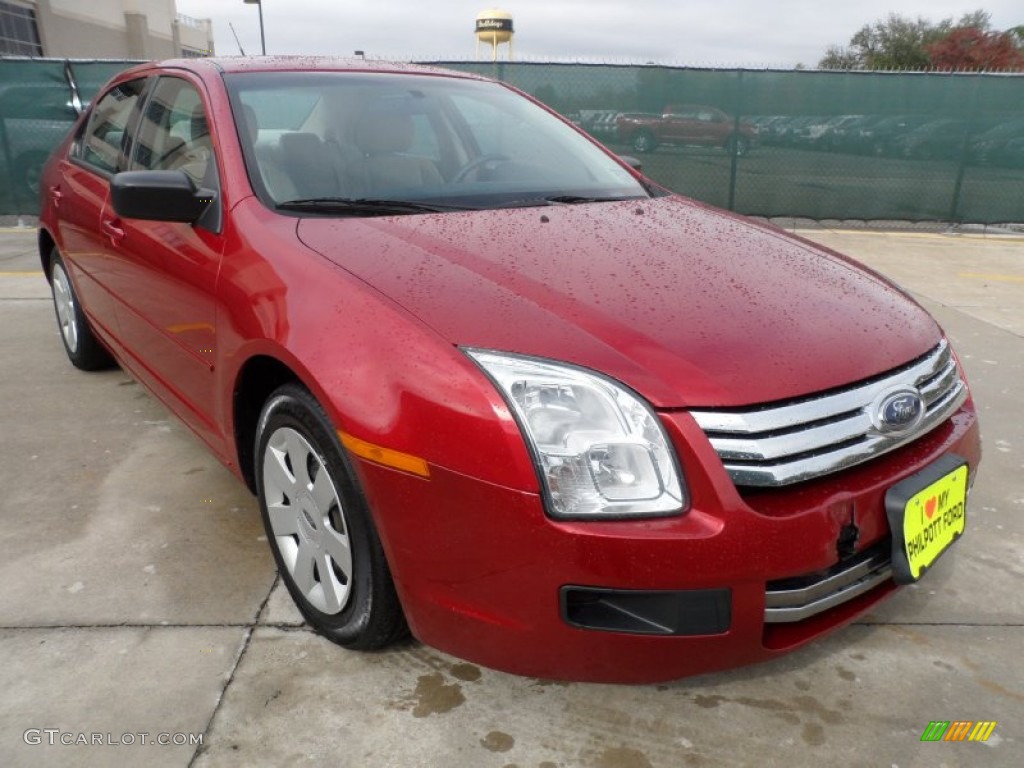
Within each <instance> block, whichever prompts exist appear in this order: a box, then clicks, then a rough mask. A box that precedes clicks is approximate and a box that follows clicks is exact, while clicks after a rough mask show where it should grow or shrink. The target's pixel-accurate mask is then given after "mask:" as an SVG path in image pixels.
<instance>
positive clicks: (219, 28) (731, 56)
mask: <svg viewBox="0 0 1024 768" xmlns="http://www.w3.org/2000/svg"><path fill="white" fill-rule="evenodd" d="M177 4H178V12H179V13H183V14H185V15H188V16H194V17H196V18H210V19H212V20H213V28H214V39H215V45H216V49H217V53H218V54H221V55H234V54H237V53H238V45H237V44H236V43H235V40H234V38H233V37H232V34H231V29H230V28H229V26H228V23H229V22H230V23H232V24H233V25H234V28H235V31H236V32H237V33H238V38H239V41H240V42H241V44H242V47H243V48H244V49H245V52H246V53H248V54H254V53H259V48H260V30H259V14H258V9H257V7H256V6H255V5H246V4H244V3H243V0H177ZM493 7H495V6H494V5H489V4H488V3H486V2H467V0H263V18H264V24H265V27H266V38H267V52H268V53H271V54H274V53H286V54H341V55H350V54H351V53H352V52H353V51H355V50H357V49H358V50H363V51H365V52H366V54H367V56H373V57H379V58H399V59H429V58H433V59H450V60H464V59H472V58H473V57H474V56H475V40H474V37H473V26H474V20H475V18H476V15H477V13H479V12H480V11H482V10H484V9H485V8H493ZM497 7H499V8H502V9H503V10H506V11H508V12H509V13H511V14H512V16H513V19H514V22H515V32H516V35H515V42H514V44H515V54H516V58H517V59H525V60H531V61H546V60H566V59H569V60H573V59H581V60H585V61H598V62H602V61H609V62H615V63H643V62H657V63H663V64H718V65H750V66H781V67H791V66H793V65H795V64H797V63H803V64H805V65H808V66H813V65H815V64H816V63H817V62H818V60H819V59H820V58H821V56H822V54H823V53H824V52H825V49H826V48H827V47H828V46H829V45H830V44H833V43H838V44H844V45H845V44H846V43H847V42H848V41H849V39H850V37H851V36H852V35H853V34H854V32H856V31H857V30H858V29H859V28H860V27H861V26H863V25H864V24H867V23H869V22H872V21H875V20H877V19H881V18H884V17H885V16H887V15H888V14H889V13H899V14H903V15H906V16H911V17H917V16H923V17H925V18H927V19H929V20H931V21H936V22H937V21H939V20H941V19H944V18H948V17H954V18H959V17H960V16H961V15H962V14H964V13H967V12H970V11H972V10H975V9H976V8H978V7H984V9H985V10H987V11H989V12H990V13H991V14H992V22H993V25H994V26H995V27H996V28H998V29H1007V28H1009V27H1013V26H1016V25H1018V24H1024V2H1022V0H988V2H987V3H986V4H985V5H984V6H981V5H972V4H970V2H969V0H968V3H967V4H964V3H958V2H946V1H945V0H930V1H928V0H923V1H918V0H915V1H914V2H900V0H888V1H887V0H857V1H856V2H846V1H845V0H844V1H843V2H836V0H775V2H764V0H508V2H501V3H498V4H497Z"/></svg>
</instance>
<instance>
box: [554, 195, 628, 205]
mask: <svg viewBox="0 0 1024 768" xmlns="http://www.w3.org/2000/svg"><path fill="white" fill-rule="evenodd" d="M641 199H643V198H640V197H637V196H635V195H630V196H629V197H586V196H584V195H553V196H552V197H545V198H544V202H546V203H552V204H554V205H576V204H577V203H616V202H621V201H622V200H641Z"/></svg>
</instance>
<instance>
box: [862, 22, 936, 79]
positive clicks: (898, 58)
mask: <svg viewBox="0 0 1024 768" xmlns="http://www.w3.org/2000/svg"><path fill="white" fill-rule="evenodd" d="M951 26H952V24H951V23H950V22H949V20H946V21H942V22H940V23H939V24H938V25H936V24H932V23H931V22H930V21H928V20H927V19H923V18H921V17H918V18H917V19H909V18H907V17H905V16H899V15H897V14H895V13H890V14H889V16H888V18H886V19H885V21H876V22H875V23H874V24H866V25H865V26H863V27H861V29H860V31H858V32H857V33H856V34H855V35H854V36H853V37H852V38H850V47H851V48H852V49H853V50H854V51H855V52H856V54H857V56H858V58H859V59H860V61H861V62H862V63H863V65H864V69H925V68H927V67H928V65H929V64H930V63H931V62H930V60H929V58H928V53H927V52H926V51H925V47H926V46H927V45H929V44H931V43H933V42H935V41H937V40H939V39H940V38H941V37H943V36H944V35H945V34H947V33H948V31H949V28H950V27H951Z"/></svg>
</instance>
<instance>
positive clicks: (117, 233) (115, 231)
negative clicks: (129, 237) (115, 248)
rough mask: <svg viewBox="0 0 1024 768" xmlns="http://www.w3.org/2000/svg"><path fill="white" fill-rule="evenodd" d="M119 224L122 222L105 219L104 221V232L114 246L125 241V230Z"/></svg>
mask: <svg viewBox="0 0 1024 768" xmlns="http://www.w3.org/2000/svg"><path fill="white" fill-rule="evenodd" d="M118 224H120V222H119V221H118V220H117V219H105V220H104V221H103V231H104V232H105V233H106V235H107V237H109V238H110V242H112V243H113V244H114V245H117V244H118V243H119V242H121V240H123V239H124V230H123V229H121V227H119V226H118Z"/></svg>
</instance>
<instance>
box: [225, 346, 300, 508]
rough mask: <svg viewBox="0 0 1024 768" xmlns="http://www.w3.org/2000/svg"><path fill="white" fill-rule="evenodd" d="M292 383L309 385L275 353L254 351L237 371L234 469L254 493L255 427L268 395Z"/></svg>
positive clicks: (233, 411) (234, 410)
mask: <svg viewBox="0 0 1024 768" xmlns="http://www.w3.org/2000/svg"><path fill="white" fill-rule="evenodd" d="M289 383H295V384H299V385H300V386H303V387H305V388H306V389H309V387H308V386H307V385H306V383H305V382H304V381H303V380H302V377H301V376H299V374H298V373H296V372H295V371H294V370H293V369H292V368H290V367H289V366H288V365H286V364H285V363H284V362H282V361H281V360H280V359H278V358H276V357H271V356H270V355H265V354H257V355H253V356H252V357H250V358H249V359H248V360H246V361H245V363H243V364H242V367H241V368H240V369H239V371H238V375H237V376H236V378H235V385H234V388H233V392H232V395H233V396H232V406H231V408H232V425H233V433H234V441H235V454H236V456H237V459H238V471H239V473H240V474H241V475H242V479H243V480H244V481H245V484H246V486H247V487H248V488H249V490H250V491H252V492H253V493H256V471H255V464H254V460H255V455H256V446H255V442H256V427H257V424H258V422H259V418H260V413H261V412H262V410H263V406H264V404H265V403H266V402H267V400H268V398H269V397H270V395H271V394H272V393H273V392H274V391H275V390H276V389H278V387H281V386H282V385H284V384H289Z"/></svg>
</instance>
